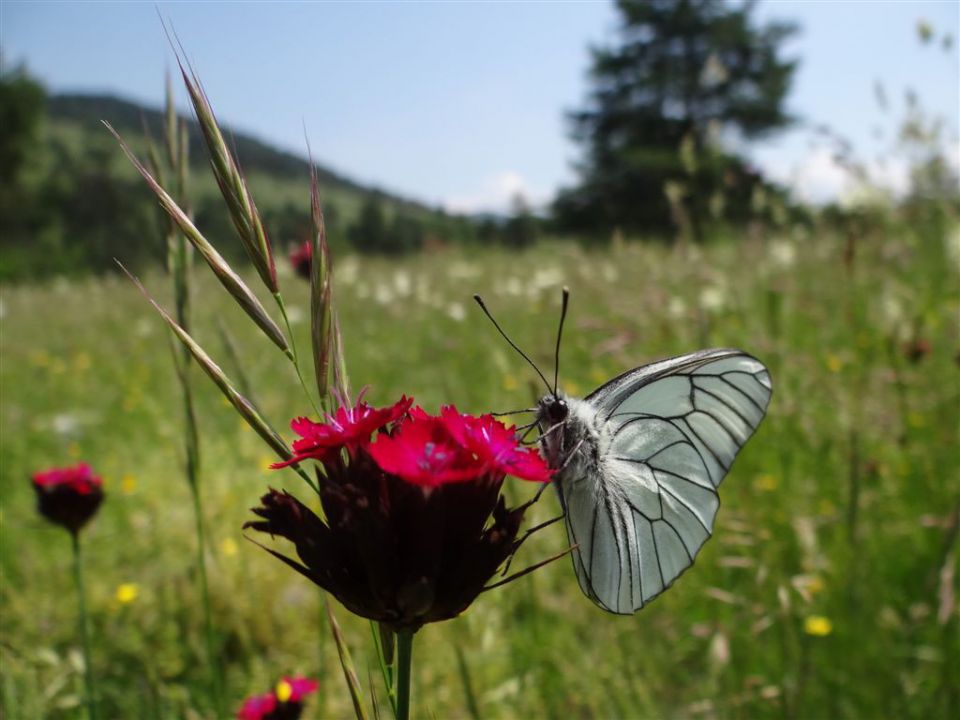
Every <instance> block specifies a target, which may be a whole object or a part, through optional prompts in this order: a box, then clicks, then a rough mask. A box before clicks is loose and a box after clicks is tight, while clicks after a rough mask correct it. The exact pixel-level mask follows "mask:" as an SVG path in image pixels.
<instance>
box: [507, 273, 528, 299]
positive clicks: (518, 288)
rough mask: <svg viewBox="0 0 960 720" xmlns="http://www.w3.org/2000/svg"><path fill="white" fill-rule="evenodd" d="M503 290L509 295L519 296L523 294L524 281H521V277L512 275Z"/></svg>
mask: <svg viewBox="0 0 960 720" xmlns="http://www.w3.org/2000/svg"><path fill="white" fill-rule="evenodd" d="M503 291H504V292H505V293H506V294H507V295H513V296H514V297H519V296H520V295H522V294H523V283H522V282H521V281H520V278H518V277H514V276H513V275H511V276H510V277H508V278H507V282H506V283H505V284H504V286H503Z"/></svg>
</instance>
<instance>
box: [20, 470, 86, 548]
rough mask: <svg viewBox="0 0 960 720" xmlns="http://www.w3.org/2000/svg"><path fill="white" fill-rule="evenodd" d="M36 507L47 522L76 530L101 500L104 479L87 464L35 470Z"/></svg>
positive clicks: (72, 530) (84, 523) (33, 480)
mask: <svg viewBox="0 0 960 720" xmlns="http://www.w3.org/2000/svg"><path fill="white" fill-rule="evenodd" d="M32 482H33V489H34V490H35V491H36V493H37V509H38V510H39V511H40V514H41V515H43V516H44V517H45V518H47V519H48V520H49V521H50V522H53V523H56V524H57V525H62V526H63V527H65V528H66V529H67V530H69V531H70V532H72V533H76V532H77V531H79V530H80V528H82V527H83V526H84V525H86V524H87V522H88V521H89V520H90V518H92V517H93V516H94V515H95V514H96V512H97V509H98V508H99V507H100V503H102V502H103V480H101V479H100V477H99V476H97V475H94V474H93V470H92V469H91V468H90V466H89V465H87V464H86V463H80V464H79V465H75V466H73V467H64V468H52V469H50V470H44V471H42V472H37V473H34V475H33V477H32Z"/></svg>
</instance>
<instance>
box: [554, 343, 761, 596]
mask: <svg viewBox="0 0 960 720" xmlns="http://www.w3.org/2000/svg"><path fill="white" fill-rule="evenodd" d="M771 392H772V390H771V383H770V376H769V374H768V373H767V370H766V368H764V366H763V365H762V364H761V363H760V362H759V361H757V360H756V359H755V358H753V357H751V356H749V355H747V354H746V353H743V352H740V351H738V350H704V351H700V352H697V353H692V354H690V355H684V356H681V357H677V358H672V359H669V360H663V361H660V362H657V363H653V364H651V365H647V366H644V367H641V368H637V369H636V370H632V371H630V372H628V373H624V374H623V375H621V376H619V377H617V378H615V379H614V380H611V381H610V382H609V383H607V384H605V385H603V386H602V387H600V388H599V389H598V390H596V391H595V392H594V393H592V394H591V395H590V396H588V397H587V398H586V400H585V401H582V402H584V403H586V404H587V405H588V407H589V408H590V410H591V411H593V412H595V413H596V415H595V424H596V426H597V427H598V428H600V437H601V438H602V440H601V443H602V446H601V447H600V454H601V457H600V465H599V466H598V468H597V470H596V475H597V477H594V478H592V482H576V481H575V480H574V481H571V480H568V481H566V482H564V483H563V485H564V494H565V495H566V497H565V502H564V506H565V510H566V513H567V529H568V534H569V537H570V541H571V543H572V544H575V545H577V550H576V551H575V552H574V569H575V570H576V573H577V578H578V580H579V581H580V586H581V588H582V589H583V591H584V592H585V594H587V595H588V596H589V597H590V598H591V599H593V600H594V601H595V602H596V603H597V604H599V605H600V606H601V607H603V608H604V609H606V610H608V611H610V612H614V613H621V614H629V613H632V612H635V611H636V610H639V609H640V608H642V607H643V606H644V605H645V604H646V603H647V602H649V601H650V600H651V599H653V598H654V597H656V596H657V595H659V594H660V593H661V592H663V590H665V589H666V588H667V587H669V586H670V584H671V583H672V582H673V581H674V580H675V579H676V578H677V577H679V575H680V574H681V573H683V571H684V570H686V569H687V568H688V567H690V566H691V565H692V564H693V560H694V558H695V556H696V554H697V552H698V551H699V550H700V548H701V546H702V545H703V543H704V542H706V540H707V539H708V538H709V537H710V535H711V533H712V531H713V523H714V518H715V517H716V513H717V509H718V508H719V498H718V495H717V487H718V486H719V484H720V482H721V481H722V480H723V477H724V476H725V475H726V473H727V471H728V470H729V469H730V466H731V464H732V463H733V460H734V458H735V457H736V455H737V453H738V452H739V451H740V448H742V447H743V445H744V443H745V442H746V441H747V439H749V437H750V436H751V435H752V434H753V433H754V431H755V430H756V429H757V426H758V425H759V423H760V421H761V420H762V419H763V416H764V414H765V412H766V408H767V404H768V403H769V401H770V396H771Z"/></svg>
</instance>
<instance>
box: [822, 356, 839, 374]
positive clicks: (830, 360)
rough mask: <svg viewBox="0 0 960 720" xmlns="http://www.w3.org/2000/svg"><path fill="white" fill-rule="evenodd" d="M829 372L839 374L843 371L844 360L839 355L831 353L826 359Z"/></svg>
mask: <svg viewBox="0 0 960 720" xmlns="http://www.w3.org/2000/svg"><path fill="white" fill-rule="evenodd" d="M825 362H826V365H827V370H829V371H830V372H832V373H838V372H840V370H841V369H843V359H842V358H841V357H840V356H839V355H834V354H833V353H829V354H828V355H827V359H826V361H825Z"/></svg>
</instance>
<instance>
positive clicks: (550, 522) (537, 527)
mask: <svg viewBox="0 0 960 720" xmlns="http://www.w3.org/2000/svg"><path fill="white" fill-rule="evenodd" d="M544 487H546V484H545V485H544ZM539 494H540V493H537V495H538V496H539ZM528 504H529V503H528ZM560 520H563V515H557V516H556V517H555V518H553V519H552V520H547V521H546V522H542V523H540V524H539V525H535V526H534V527H532V528H530V529H529V530H527V531H526V532H525V533H524V534H523V537H521V538H520V539H519V540H518V541H517V544H516V546H515V547H514V548H513V553H512V554H511V555H510V557H509V558H508V559H507V565H506V567H504V568H503V572H502V573H500V577H505V576H506V574H507V572H509V570H510V563H512V562H513V558H514V557H516V553H517V550H519V549H520V546H521V545H522V544H523V541H524V540H526V539H527V538H528V537H530V536H531V535H533V534H534V533H535V532H537V531H539V530H543V529H544V528H545V527H549V526H550V525H553V524H554V523H555V522H558V521H560Z"/></svg>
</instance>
